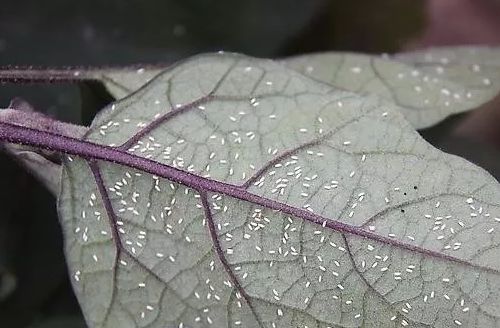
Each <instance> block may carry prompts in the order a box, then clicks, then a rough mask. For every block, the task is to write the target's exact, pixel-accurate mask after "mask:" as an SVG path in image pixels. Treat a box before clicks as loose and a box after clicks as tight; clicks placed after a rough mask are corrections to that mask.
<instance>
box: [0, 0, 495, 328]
mask: <svg viewBox="0 0 500 328" xmlns="http://www.w3.org/2000/svg"><path fill="white" fill-rule="evenodd" d="M498 17H500V1H497V0H427V1H424V0H415V1H401V0H378V1H363V0H349V1H328V0H302V1H298V0H238V1H236V2H235V1H232V0H161V1H139V0H128V1H125V0H122V1H120V0H110V1H101V0H86V1H79V2H76V1H67V0H44V1H40V0H17V1H15V0H3V1H2V3H1V9H0V66H15V65H35V66H57V67H60V66H75V65H76V66H83V67H85V66H96V65H97V66H114V65H126V64H137V63H170V62H173V61H175V60H178V59H181V58H184V57H187V56H189V55H193V54H196V53H200V52H208V51H218V50H225V51H236V52H242V53H246V54H248V55H253V56H259V57H272V58H276V57H285V56H289V55H294V54H301V53H305V52H315V51H326V50H335V51H342V50H343V51H357V52H369V53H383V52H388V53H392V52H397V51H403V50H408V49H414V48H421V47H426V46H439V45H452V44H492V45H498V44H500V20H498ZM14 97H22V98H23V99H25V100H27V101H28V102H30V103H31V104H32V105H33V106H34V107H35V108H36V109H37V110H40V111H43V112H45V113H48V114H49V115H52V116H54V117H57V118H59V119H62V120H65V121H70V122H75V123H80V124H81V123H85V124H88V123H89V122H90V121H91V120H92V117H93V115H94V114H95V113H96V112H97V111H98V110H99V109H100V108H101V107H102V106H103V105H104V104H106V103H108V102H109V101H111V100H112V99H111V98H110V96H109V95H108V94H107V93H106V92H105V91H104V90H103V89H102V88H100V87H99V86H97V85H96V84H93V83H87V84H85V85H76V84H75V85H71V84H52V85H42V84H31V85H13V84H8V85H0V107H1V108H5V107H7V105H8V104H9V101H10V99H12V98H14ZM499 103H500V101H499V100H498V99H496V100H495V101H493V102H491V103H489V104H487V105H485V106H484V108H481V109H480V110H476V111H474V112H473V113H472V114H466V115H460V116H458V117H454V118H451V119H448V120H446V121H444V122H443V123H441V124H439V125H438V126H436V127H433V128H431V129H428V130H426V131H422V132H421V133H422V135H423V136H424V137H426V138H427V140H429V141H430V142H432V143H433V144H434V145H436V146H437V147H440V148H442V149H444V150H445V151H449V152H453V153H456V154H458V155H461V156H464V157H466V158H468V159H469V160H471V161H473V162H475V163H477V164H479V165H481V166H483V167H484V168H486V169H487V170H489V171H490V172H491V173H492V174H493V175H495V176H496V177H497V179H498V177H499V176H500V161H499V160H498V159H499V158H500V156H498V155H499V154H500V153H499V149H500V129H497V128H496V126H495V124H494V122H495V121H496V122H498V121H499V120H500V117H499V116H500V114H499V112H500V111H499V107H500V106H499ZM0 181H1V186H3V188H0V206H1V211H0V326H1V327H9V328H11V327H14V328H17V327H30V328H35V327H36V328H42V327H43V328H52V327H55V328H57V327H65V328H79V327H85V324H84V321H83V318H82V316H81V313H80V310H79V308H78V303H77V301H76V299H75V297H74V295H73V293H72V290H71V287H70V283H69V280H68V275H67V273H66V267H65V262H64V257H63V252H62V236H61V231H60V228H59V225H58V222H57V216H56V210H55V202H54V199H53V198H52V197H51V196H50V195H49V194H48V192H46V191H45V190H44V189H43V188H42V187H41V186H40V185H39V184H38V183H37V182H36V181H35V180H34V179H33V178H32V177H31V176H29V175H28V174H27V173H25V171H24V170H22V169H20V168H19V167H18V166H17V165H16V163H14V162H13V161H11V160H10V158H7V157H6V156H5V155H4V154H2V153H0Z"/></svg>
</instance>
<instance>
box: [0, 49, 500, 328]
mask: <svg viewBox="0 0 500 328" xmlns="http://www.w3.org/2000/svg"><path fill="white" fill-rule="evenodd" d="M0 140H5V141H9V142H21V143H25V144H29V145H32V146H40V147H45V148H49V149H53V150H58V151H61V152H64V153H67V154H68V155H67V156H66V160H65V163H64V173H63V179H62V181H63V182H62V191H61V194H60V196H59V211H60V219H61V223H62V226H63V229H64V233H65V236H66V255H67V259H68V265H69V268H70V271H71V274H72V279H73V283H74V288H75V291H76V294H77V295H78V298H79V300H80V303H81V306H82V308H83V312H84V314H85V317H86V320H87V322H88V324H89V326H90V327H124V328H127V327H168V328H170V327H286V328H289V327H292V328H299V327H300V328H303V327H316V328H319V327H322V328H326V327H396V326H401V325H403V326H410V327H454V326H464V327H500V303H499V300H500V261H499V260H498V259H499V258H500V257H499V255H500V254H499V253H500V248H499V240H500V236H499V231H500V230H499V225H500V222H499V221H500V219H498V216H499V214H500V213H499V212H500V204H499V203H498V196H499V194H500V188H499V185H498V183H497V182H496V181H495V180H494V179H493V178H492V177H491V176H490V175H489V174H488V173H486V172H485V171H484V170H482V169H480V168H477V167H476V166H474V165H472V164H470V163H469V162H467V161H465V160H463V159H461V158H458V157H456V156H452V155H447V154H445V153H442V152H440V151H438V150H437V149H435V148H433V147H432V146H430V145H429V144H428V143H426V142H425V141H424V140H423V139H422V138H421V137H420V136H419V135H418V134H417V133H416V132H415V131H414V130H413V128H412V127H411V126H410V125H409V124H408V123H407V122H406V121H405V120H404V119H403V118H402V116H401V115H400V114H399V113H398V112H397V111H395V110H394V109H393V108H390V107H388V106H386V105H385V103H384V104H383V105H380V103H379V100H378V98H374V97H360V96H359V95H355V94H352V93H348V92H343V91H339V90H338V89H332V88H330V87H327V86H326V85H325V84H323V83H319V82H316V81H314V80H311V79H309V78H306V77H305V76H303V75H301V74H298V73H295V72H294V71H291V70H288V69H286V68H284V67H283V66H282V65H279V64H276V63H273V62H271V61H266V60H258V59H252V58H248V57H243V56H236V55H206V56H201V57H194V58H191V59H189V60H187V61H184V62H182V63H180V64H178V65H173V66H171V67H170V68H169V69H168V70H166V71H165V72H163V73H162V74H160V75H159V76H157V77H156V78H155V79H154V80H153V81H151V82H150V83H149V84H147V85H146V86H145V87H144V88H141V89H140V90H139V91H137V92H136V93H134V94H133V95H131V96H129V97H127V98H125V99H123V100H121V101H118V102H116V103H115V104H113V105H111V106H109V107H107V108H105V109H104V110H103V111H102V112H101V114H100V115H99V116H98V117H97V118H96V119H95V121H94V122H93V124H92V126H91V128H90V130H89V133H88V134H87V135H86V136H85V137H84V140H79V139H77V138H70V137H64V136H57V135H55V134H53V133H50V132H45V131H38V130H33V129H30V128H23V127H20V126H17V125H11V124H9V123H0Z"/></svg>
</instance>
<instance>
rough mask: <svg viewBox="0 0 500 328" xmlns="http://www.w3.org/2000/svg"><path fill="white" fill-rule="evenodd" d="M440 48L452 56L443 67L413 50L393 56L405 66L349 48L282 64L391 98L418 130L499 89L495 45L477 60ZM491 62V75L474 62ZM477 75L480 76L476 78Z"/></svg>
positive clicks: (338, 84) (474, 105) (342, 85)
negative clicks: (480, 70)
mask: <svg viewBox="0 0 500 328" xmlns="http://www.w3.org/2000/svg"><path fill="white" fill-rule="evenodd" d="M474 49H475V48H474ZM477 51H479V50H477ZM442 53H443V54H447V56H449V57H447V58H450V60H449V65H448V67H447V68H446V69H443V68H442V67H441V63H439V64H436V63H435V62H434V61H432V62H427V61H425V63H421V62H419V58H421V59H424V58H428V56H427V55H423V54H422V55H421V54H417V53H415V54H413V53H409V54H408V55H407V56H405V55H403V56H400V57H397V58H398V59H400V60H404V61H405V62H407V63H409V65H408V64H405V63H403V62H398V61H397V60H394V59H390V58H386V57H375V56H368V55H361V54H352V53H319V54H310V55H303V56H298V57H295V58H290V59H287V60H285V61H284V63H285V65H287V66H288V67H290V68H292V69H295V70H297V71H299V72H301V73H304V74H306V75H308V76H311V77H313V78H315V79H317V80H319V81H323V82H327V83H329V84H331V85H333V86H334V87H336V88H341V89H344V90H348V91H352V92H356V93H359V94H363V95H369V94H374V95H378V96H381V97H383V98H385V99H389V100H390V101H392V102H394V103H395V104H397V105H398V106H399V108H400V110H401V112H402V113H403V115H404V116H405V117H406V119H407V120H408V121H410V122H411V124H412V125H413V126H414V127H415V128H417V129H421V128H426V127H429V126H432V125H434V124H436V123H438V122H440V121H442V120H443V119H445V118H446V117H448V116H449V115H452V114H456V113H460V112H464V111H467V110H470V109H474V108H477V107H479V106H480V105H481V104H483V103H485V102H487V101H489V100H491V99H492V98H494V97H495V96H496V95H497V94H498V92H499V91H500V84H499V83H498V80H499V79H500V65H498V63H499V62H498V61H499V60H500V59H499V58H500V57H498V49H495V50H493V49H491V51H490V52H488V53H487V54H486V53H485V54H484V56H478V58H476V59H475V60H476V61H475V63H476V64H475V65H472V64H469V65H466V64H463V65H459V66H457V65H456V64H458V62H459V59H464V62H465V60H466V58H467V60H471V58H472V57H473V56H465V54H466V53H468V52H466V51H459V50H456V49H451V50H449V49H447V50H443V51H442ZM440 54H441V52H440V51H436V55H435V56H432V57H429V58H433V59H436V58H437V59H442V58H443V57H441V56H440ZM495 54H496V56H495ZM438 55H439V56H438ZM495 60H496V61H495ZM493 62H495V63H496V64H497V66H494V67H495V68H493V72H490V73H489V74H490V75H491V76H492V77H491V78H487V77H486V75H484V73H479V68H478V67H480V66H479V65H478V64H484V65H485V67H489V66H490V65H492V64H491V63H493ZM471 67H473V68H472V70H474V69H478V71H477V72H476V73H475V76H471V75H472V71H471ZM478 79H480V80H481V81H480V82H478V81H477V80H478Z"/></svg>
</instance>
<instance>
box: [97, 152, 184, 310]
mask: <svg viewBox="0 0 500 328" xmlns="http://www.w3.org/2000/svg"><path fill="white" fill-rule="evenodd" d="M87 162H88V165H89V166H90V170H91V172H92V174H93V176H94V179H95V182H96V185H97V189H98V190H99V195H100V196H101V200H102V203H103V205H104V209H105V210H106V214H107V217H108V223H109V225H110V227H111V237H112V238H113V241H114V244H115V247H116V257H115V264H114V271H113V281H116V274H117V268H118V261H119V258H120V256H121V253H122V252H123V253H124V254H126V255H128V257H130V258H131V259H132V260H133V261H134V262H136V263H137V265H139V266H140V267H141V268H143V269H144V270H145V271H146V272H147V273H148V274H149V275H151V276H153V277H155V279H157V280H158V281H161V282H165V281H164V280H163V279H162V278H161V277H160V276H158V274H156V273H155V272H154V271H153V270H151V269H150V268H149V267H147V266H146V265H145V264H144V263H142V262H141V261H140V260H139V259H137V258H136V257H135V255H134V254H132V253H130V251H129V250H128V249H127V248H126V247H125V246H124V245H123V243H122V240H121V238H120V235H119V233H118V225H117V224H116V222H117V221H118V218H117V216H116V213H115V211H114V209H113V205H112V203H111V200H110V199H109V195H108V192H107V190H106V186H105V184H104V180H103V178H102V175H101V170H100V169H99V166H98V163H97V162H96V161H95V160H93V159H91V160H88V161H87ZM171 291H172V292H174V293H175V291H173V290H171ZM114 293H115V288H113V297H114ZM179 299H180V300H182V298H181V297H180V296H179ZM183 303H184V302H183ZM110 308H111V307H110Z"/></svg>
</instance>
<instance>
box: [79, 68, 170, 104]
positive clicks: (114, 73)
mask: <svg viewBox="0 0 500 328" xmlns="http://www.w3.org/2000/svg"><path fill="white" fill-rule="evenodd" d="M163 69H165V67H140V68H127V69H118V68H117V69H103V70H92V71H90V72H88V73H86V74H87V77H88V78H92V79H96V80H99V81H101V82H102V83H103V84H104V86H105V87H106V89H107V90H108V91H109V93H110V94H111V95H112V96H113V97H114V98H115V99H121V98H124V97H126V96H128V95H129V94H131V93H133V92H134V91H136V90H137V89H139V88H140V87H142V86H143V85H144V84H146V83H147V82H149V80H151V79H152V78H153V77H155V76H156V75H158V74H159V73H160V72H161V71H162V70H163Z"/></svg>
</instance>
